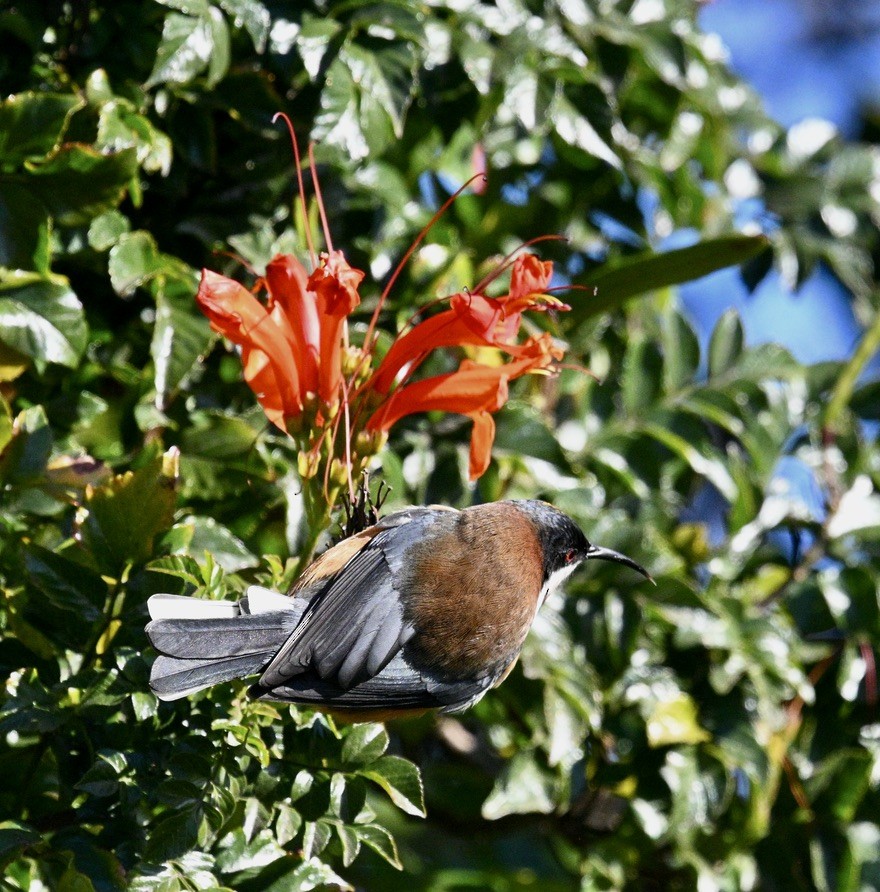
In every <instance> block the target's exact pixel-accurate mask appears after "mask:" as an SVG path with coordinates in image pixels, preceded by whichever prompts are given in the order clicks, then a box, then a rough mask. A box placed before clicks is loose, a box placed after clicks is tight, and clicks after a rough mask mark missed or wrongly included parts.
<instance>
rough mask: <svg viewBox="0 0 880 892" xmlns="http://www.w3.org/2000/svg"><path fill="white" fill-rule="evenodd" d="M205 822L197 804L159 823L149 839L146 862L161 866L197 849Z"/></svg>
mask: <svg viewBox="0 0 880 892" xmlns="http://www.w3.org/2000/svg"><path fill="white" fill-rule="evenodd" d="M203 820H204V812H203V810H202V807H201V805H200V804H197V805H190V806H188V807H187V808H184V809H182V810H181V811H178V812H175V813H174V814H171V815H169V816H168V817H166V818H164V819H162V820H161V821H159V823H158V824H156V826H155V827H153V829H152V830H151V831H150V833H149V836H148V838H147V846H146V848H145V850H144V860H145V861H148V862H149V863H151V864H161V863H162V862H163V861H170V860H171V859H172V858H179V857H180V856H181V855H183V854H185V853H186V852H189V851H190V850H192V849H195V848H196V847H197V846H198V839H199V828H200V827H201V825H202V821H203Z"/></svg>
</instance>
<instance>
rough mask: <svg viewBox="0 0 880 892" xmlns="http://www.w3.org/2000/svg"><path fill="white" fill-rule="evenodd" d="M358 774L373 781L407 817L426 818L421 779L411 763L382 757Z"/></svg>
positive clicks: (399, 758)
mask: <svg viewBox="0 0 880 892" xmlns="http://www.w3.org/2000/svg"><path fill="white" fill-rule="evenodd" d="M358 773H359V774H361V775H363V776H364V777H366V778H368V779H369V780H371V781H375V782H376V783H377V784H378V785H379V786H380V787H381V788H382V789H383V790H384V791H385V792H386V793H387V794H388V795H389V796H390V797H391V801H392V802H393V803H394V804H395V805H396V806H397V807H398V808H401V809H403V811H405V812H406V813H407V814H408V815H417V816H418V817H421V818H424V817H425V816H426V812H425V793H424V789H423V787H422V778H421V775H420V774H419V769H418V768H417V767H416V766H415V765H413V763H412V762H409V761H408V760H406V759H403V758H401V757H400V756H382V757H381V758H380V759H377V760H376V761H375V762H373V763H372V764H371V765H370V766H369V768H365V769H362V770H361V771H360V772H358Z"/></svg>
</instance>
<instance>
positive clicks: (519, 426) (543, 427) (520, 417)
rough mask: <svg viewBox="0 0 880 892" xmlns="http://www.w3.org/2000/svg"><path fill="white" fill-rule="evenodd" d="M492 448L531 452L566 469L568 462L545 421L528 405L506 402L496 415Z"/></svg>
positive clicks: (523, 453) (527, 453) (516, 452)
mask: <svg viewBox="0 0 880 892" xmlns="http://www.w3.org/2000/svg"><path fill="white" fill-rule="evenodd" d="M495 425H496V426H495V447H496V448H498V449H499V450H503V451H507V452H510V453H512V454H514V455H530V456H532V457H533V458H539V459H542V460H543V461H547V462H550V463H551V464H553V465H555V466H556V467H557V468H562V469H564V470H569V469H570V467H571V465H570V463H569V461H568V458H567V457H566V455H565V452H563V450H562V447H561V446H560V445H559V442H558V441H557V439H556V437H555V436H553V433H552V431H551V430H550V429H549V428H548V427H547V423H546V422H545V421H544V419H543V418H541V415H540V413H539V412H538V411H537V410H535V409H534V408H532V407H530V406H523V405H517V404H515V403H508V404H507V405H506V406H505V407H504V408H503V409H502V410H501V411H500V412H499V413H498V414H497V415H496V416H495Z"/></svg>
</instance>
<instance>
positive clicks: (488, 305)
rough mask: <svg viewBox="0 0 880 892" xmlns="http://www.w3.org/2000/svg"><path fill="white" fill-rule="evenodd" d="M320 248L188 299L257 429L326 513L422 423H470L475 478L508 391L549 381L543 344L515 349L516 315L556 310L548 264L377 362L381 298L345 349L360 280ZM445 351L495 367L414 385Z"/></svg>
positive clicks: (526, 267)
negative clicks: (284, 452) (289, 445)
mask: <svg viewBox="0 0 880 892" xmlns="http://www.w3.org/2000/svg"><path fill="white" fill-rule="evenodd" d="M294 147H295V150H296V146H295V144H294ZM297 157H298V155H297ZM300 189H301V194H302V186H301V187H300ZM317 195H318V201H319V208H320V209H321V211H322V218H323V207H322V206H321V204H320V191H318V192H317ZM303 201H304V199H303ZM325 240H326V242H327V244H328V250H327V251H326V252H324V253H321V254H320V255H319V256H318V257H315V252H314V251H313V250H312V256H313V258H315V259H314V260H313V263H312V265H313V269H312V271H311V272H309V270H307V269H306V267H305V266H304V265H303V263H302V262H300V260H298V259H297V258H296V257H294V256H292V255H290V254H281V255H278V256H277V257H275V258H274V259H273V260H272V261H271V262H270V263H269V265H268V267H267V268H266V273H265V275H264V276H263V277H262V278H261V279H259V280H258V281H257V283H256V285H255V287H254V289H253V291H249V290H248V289H247V288H245V287H244V286H243V285H241V284H240V283H238V282H236V281H234V280H233V279H229V278H227V277H226V276H223V275H220V274H219V273H215V272H212V271H210V270H204V271H203V272H202V280H201V284H200V286H199V291H198V295H197V301H198V304H199V306H200V307H201V309H202V311H203V312H204V313H205V314H206V315H207V316H208V318H209V320H210V322H211V326H212V327H213V328H214V330H215V331H217V332H218V333H220V334H222V335H223V336H224V337H226V338H228V339H229V340H230V341H232V342H233V343H234V344H237V345H238V346H239V347H240V349H241V360H242V365H243V368H244V378H245V380H246V381H247V383H248V384H249V385H250V387H251V389H252V390H253V391H254V393H255V395H256V397H257V400H258V401H259V403H260V405H261V406H262V407H263V410H264V411H265V413H266V416H267V417H268V419H269V420H270V421H271V422H272V423H273V424H274V425H276V426H277V427H278V428H280V429H281V430H282V431H285V432H286V433H287V434H289V435H290V436H291V437H293V439H294V440H295V441H296V443H297V446H298V448H299V450H300V461H299V471H300V475H301V477H302V478H303V481H304V483H307V484H308V482H309V481H311V480H313V479H315V478H317V477H319V475H321V480H322V483H323V494H324V497H325V500H326V501H329V502H330V503H331V504H332V501H333V499H334V498H335V494H336V493H338V490H339V487H341V486H343V485H345V484H346V483H348V485H349V486H351V481H352V480H353V479H354V478H355V477H356V476H357V475H358V474H359V473H360V471H361V470H362V469H363V468H364V467H365V466H366V463H367V462H368V461H369V459H370V458H371V457H372V456H373V455H375V454H376V453H377V452H378V451H379V450H380V449H381V448H382V446H383V445H384V442H385V440H386V438H387V434H388V431H389V430H390V428H391V427H392V426H393V425H394V424H396V423H397V422H398V421H399V420H400V419H401V418H404V417H405V416H407V415H412V414H414V413H417V412H429V411H441V412H452V413H458V414H461V415H465V416H467V417H468V418H470V419H471V420H472V421H473V433H472V436H471V447H470V477H471V479H476V478H478V477H479V476H480V475H481V474H483V472H484V471H485V470H486V468H487V467H488V464H489V461H490V458H491V450H492V443H493V441H494V437H495V423H494V420H493V418H492V413H494V412H497V411H498V410H499V409H500V408H501V407H502V406H503V405H504V404H505V402H506V401H507V397H508V384H509V382H510V381H512V380H513V379H515V378H519V377H520V376H522V375H525V374H527V373H530V372H546V371H548V370H551V369H552V368H553V366H554V364H555V363H556V362H557V361H558V360H560V359H561V358H562V351H561V349H560V348H559V347H558V346H557V345H556V344H555V343H554V342H553V340H552V338H551V336H550V335H549V334H546V333H545V334H540V335H537V336H531V337H528V338H525V339H524V340H520V328H521V324H522V318H523V313H525V312H527V311H534V310H546V309H548V308H550V307H553V308H556V309H568V308H567V307H566V306H565V305H564V304H561V303H560V301H558V300H557V299H556V298H554V297H552V296H550V295H549V294H548V290H549V287H550V279H551V276H552V273H553V265H552V263H551V262H550V261H541V260H539V259H538V258H537V257H535V256H534V255H532V254H529V253H522V254H519V255H518V256H517V257H516V259H515V260H513V262H512V263H511V264H510V266H511V278H510V287H509V290H508V292H507V293H506V294H503V295H501V296H495V297H491V296H488V295H487V294H485V293H484V289H483V286H479V287H478V288H477V290H476V291H475V292H474V293H459V294H455V295H453V296H452V297H451V298H449V300H448V302H447V301H444V302H443V303H444V304H448V305H447V307H446V309H443V310H442V311H440V312H437V313H435V314H434V315H430V316H428V317H427V318H424V319H422V320H421V321H419V322H418V323H415V324H413V325H411V326H410V327H408V329H407V330H405V331H404V332H402V333H400V334H398V336H397V338H396V340H395V341H394V342H393V344H392V345H391V347H390V349H388V351H387V352H386V353H385V355H384V356H383V357H381V358H380V357H378V356H377V355H376V338H375V324H376V322H377V320H378V313H379V309H380V308H381V305H382V301H383V300H384V298H385V296H386V294H383V296H382V298H381V299H380V302H379V307H378V308H377V310H376V312H375V313H374V314H373V319H372V322H371V323H370V326H369V328H368V330H367V334H366V337H365V339H364V342H363V344H362V345H361V346H354V345H352V344H350V343H349V332H348V320H349V319H350V318H351V316H352V314H353V313H354V312H355V311H356V310H357V308H358V306H359V305H360V295H359V292H358V289H359V287H360V285H361V282H362V281H363V278H364V273H363V272H361V271H360V270H358V269H355V268H353V267H352V266H350V265H349V264H348V262H347V261H346V259H345V257H344V256H343V254H342V252H341V251H336V250H333V248H332V245H331V244H330V239H329V232H328V230H327V227H326V221H325ZM499 272H500V270H499ZM491 278H492V279H494V278H496V276H492V277H491ZM490 280H491V279H490ZM387 290H388V289H387V288H386V293H387ZM264 294H265V299H263V295H264ZM445 348H463V349H464V351H465V353H467V352H468V351H469V350H470V351H471V352H473V349H474V348H495V349H496V350H497V351H501V352H502V353H503V354H506V355H507V361H504V362H499V363H498V364H493V365H490V364H484V363H480V362H477V361H474V360H473V359H471V358H464V359H463V360H462V361H461V363H460V365H459V367H458V369H457V370H456V371H454V372H450V373H448V374H443V375H436V376H433V377H419V369H420V366H421V365H422V363H423V362H424V361H425V359H426V358H427V357H428V356H429V355H430V354H431V352H432V351H434V350H438V349H445ZM322 472H323V473H322Z"/></svg>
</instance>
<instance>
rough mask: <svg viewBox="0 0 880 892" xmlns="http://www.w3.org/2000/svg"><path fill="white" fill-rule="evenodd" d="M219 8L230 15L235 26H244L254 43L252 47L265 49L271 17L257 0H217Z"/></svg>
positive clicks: (259, 49)
mask: <svg viewBox="0 0 880 892" xmlns="http://www.w3.org/2000/svg"><path fill="white" fill-rule="evenodd" d="M219 3H220V8H221V9H222V10H223V11H224V12H225V13H226V14H227V15H229V16H232V20H233V24H234V25H235V27H236V28H244V29H245V31H247V33H248V34H249V35H250V38H251V40H252V41H253V43H254V49H255V50H256V51H257V52H258V53H262V52H263V51H264V50H265V49H266V41H267V39H268V38H269V28H270V27H271V25H272V17H271V15H270V14H269V10H268V9H266V7H265V6H264V5H263V4H262V3H260V2H259V0H219Z"/></svg>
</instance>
